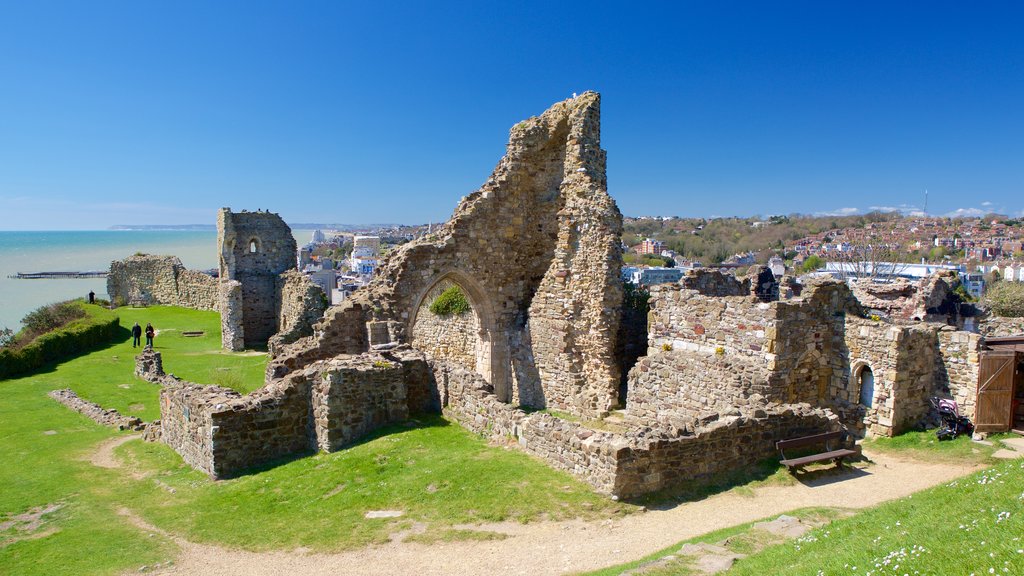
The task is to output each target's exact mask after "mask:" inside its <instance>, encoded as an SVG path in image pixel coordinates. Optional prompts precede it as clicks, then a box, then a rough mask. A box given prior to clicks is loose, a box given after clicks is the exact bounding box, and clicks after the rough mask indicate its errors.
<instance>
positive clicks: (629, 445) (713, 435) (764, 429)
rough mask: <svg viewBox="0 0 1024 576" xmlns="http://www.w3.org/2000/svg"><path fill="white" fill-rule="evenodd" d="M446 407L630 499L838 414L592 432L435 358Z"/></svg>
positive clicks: (770, 410)
mask: <svg viewBox="0 0 1024 576" xmlns="http://www.w3.org/2000/svg"><path fill="white" fill-rule="evenodd" d="M434 369H435V374H436V377H437V382H438V386H440V387H441V388H442V390H443V392H442V397H443V398H444V399H445V414H447V415H449V416H451V417H453V418H455V419H456V420H458V421H459V422H460V423H461V424H462V425H463V426H465V427H466V428H469V429H470V430H473V431H475V432H477V433H480V434H483V435H485V436H488V437H491V438H495V439H507V438H510V437H511V438H515V439H516V441H517V442H518V444H519V446H520V448H522V449H523V450H525V451H526V452H528V453H530V454H533V455H536V456H538V457H540V458H543V459H544V460H545V461H547V462H548V463H549V464H550V465H552V466H554V467H556V468H560V469H562V470H566V471H569V472H571V473H573V474H576V475H577V476H579V477H581V478H582V479H583V480H585V481H586V482H588V483H590V484H591V485H592V486H593V487H594V488H595V489H596V490H598V491H600V492H604V493H606V494H612V495H615V496H618V497H622V498H631V497H636V496H640V495H643V494H648V493H651V492H656V491H658V490H663V489H668V488H672V487H675V486H679V485H681V484H683V483H686V482H690V481H695V480H696V481H700V480H702V479H707V478H709V477H711V476H714V475H716V474H721V473H725V472H730V471H734V470H739V469H742V468H744V467H747V466H751V465H753V464H754V463H756V462H758V461H760V460H763V459H765V458H769V457H772V456H775V455H776V454H777V452H776V450H775V442H776V441H778V440H782V439H784V438H792V437H793V436H801V435H807V434H815V433H821V432H826V431H831V430H838V429H840V423H839V420H838V418H837V417H836V416H835V415H834V414H831V413H830V412H828V411H827V410H821V409H817V408H814V407H811V406H809V405H807V404H798V405H776V404H770V405H767V406H766V407H765V408H756V409H750V410H747V411H740V410H736V409H734V410H733V411H732V412H731V413H729V414H722V415H720V414H718V413H715V414H711V415H706V416H705V417H704V418H703V419H699V420H694V421H693V422H691V423H690V424H689V425H688V426H687V427H685V428H682V429H667V428H662V427H656V428H648V427H639V428H635V429H632V430H629V431H627V432H626V433H622V434H619V433H612V432H605V431H597V430H593V429H590V428H587V427H585V426H583V425H582V424H580V423H578V422H569V421H566V420H563V419H560V418H556V417H554V416H551V415H550V414H544V413H534V414H527V413H525V412H523V411H522V410H519V409H516V408H514V407H512V406H509V405H508V404H505V403H502V402H500V401H498V399H497V398H496V397H495V396H494V394H493V392H492V388H491V387H490V386H489V385H488V384H487V383H486V382H485V381H483V380H482V379H481V378H480V377H479V375H477V374H474V373H471V372H469V371H466V370H463V369H460V368H458V367H453V366H447V367H445V366H441V365H438V364H435V366H434Z"/></svg>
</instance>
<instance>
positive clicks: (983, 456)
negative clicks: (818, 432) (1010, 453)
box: [862, 430, 1005, 464]
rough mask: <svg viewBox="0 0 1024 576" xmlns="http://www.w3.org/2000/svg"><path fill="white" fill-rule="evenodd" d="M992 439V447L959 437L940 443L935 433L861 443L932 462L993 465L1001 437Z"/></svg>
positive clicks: (868, 440)
mask: <svg viewBox="0 0 1024 576" xmlns="http://www.w3.org/2000/svg"><path fill="white" fill-rule="evenodd" d="M1004 436H1005V435H998V434H997V435H994V436H992V437H990V440H991V441H992V443H993V446H988V445H986V444H981V443H979V442H974V441H972V440H971V438H970V436H959V437H957V438H955V439H953V440H942V441H940V440H938V439H937V438H936V437H935V431H934V430H924V431H911V432H904V433H903V434H900V435H898V436H894V437H892V438H869V439H866V440H864V441H863V442H862V445H863V446H864V448H865V449H866V450H874V451H878V452H886V453H890V454H902V455H904V456H908V457H912V458H917V459H921V460H930V461H933V462H968V463H976V464H992V463H993V462H994V461H993V460H992V453H993V452H995V451H996V449H998V448H999V442H998V440H999V438H1002V437H1004Z"/></svg>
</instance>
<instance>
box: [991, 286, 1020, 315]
mask: <svg viewBox="0 0 1024 576" xmlns="http://www.w3.org/2000/svg"><path fill="white" fill-rule="evenodd" d="M985 304H987V305H988V307H989V309H991V310H992V313H993V314H995V315H996V316H1003V317H1005V318H1021V317H1024V283H1021V282H996V283H995V284H993V285H992V286H991V287H990V288H989V289H988V292H986V294H985Z"/></svg>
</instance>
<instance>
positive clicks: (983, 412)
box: [974, 350, 1017, 432]
mask: <svg viewBox="0 0 1024 576" xmlns="http://www.w3.org/2000/svg"><path fill="white" fill-rule="evenodd" d="M1016 358H1017V353H1016V352H1015V351H1013V350H987V351H984V352H982V353H981V354H980V358H979V361H980V362H981V366H980V371H979V373H978V404H977V409H976V410H975V411H974V420H975V422H974V429H975V430H977V431H978V432H1005V431H1007V430H1009V429H1010V424H1011V419H1012V418H1013V377H1014V371H1015V370H1016V368H1017V363H1016Z"/></svg>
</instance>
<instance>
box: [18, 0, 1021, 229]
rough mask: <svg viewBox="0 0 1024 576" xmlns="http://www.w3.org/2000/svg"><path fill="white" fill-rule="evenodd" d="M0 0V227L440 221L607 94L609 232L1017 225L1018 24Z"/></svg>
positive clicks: (935, 8)
mask: <svg viewBox="0 0 1024 576" xmlns="http://www.w3.org/2000/svg"><path fill="white" fill-rule="evenodd" d="M1021 6H1024V5H1021V4H1019V3H1011V2H1007V3H999V2H977V3H970V4H969V3H965V2H900V3H894V2H864V1H858V2H821V1H815V2H756V3H755V2H749V3H747V2H666V3H643V4H641V3H626V2H622V3H616V2H586V3H569V2H503V3H487V2H460V3H444V2H433V3H402V2H360V3H352V2H312V1H309V2H249V1H247V2H224V1H218V2H197V3H191V2H123V3H112V2H68V3H60V2H44V1H40V2H20V3H15V2H5V3H3V4H0V205H2V207H3V209H2V213H3V220H2V222H0V229H96V228H105V227H107V226H110V225H113V224H125V223H134V224H177V223H212V222H213V220H214V214H215V211H216V209H217V208H219V207H221V206H230V207H232V208H234V209H236V210H240V209H243V208H245V209H251V210H252V209H257V208H262V209H268V208H269V209H271V210H273V211H275V212H279V213H280V214H281V215H282V216H284V217H285V219H286V220H289V221H291V222H309V221H329V222H346V223H371V222H400V223H420V222H426V221H434V222H437V221H441V220H444V219H446V218H448V217H449V216H450V215H451V212H452V210H453V209H454V207H455V205H456V203H457V202H458V200H459V199H460V198H461V197H462V196H464V195H466V194H468V193H469V192H471V191H473V190H474V189H476V188H477V187H478V186H480V184H482V183H483V182H484V181H485V180H486V178H487V176H488V175H489V174H490V171H491V170H492V169H493V168H494V166H495V164H496V163H497V161H498V160H499V159H500V157H501V155H502V153H503V152H504V145H505V143H506V140H507V137H508V129H509V128H510V127H511V126H512V125H513V124H515V123H516V122H518V121H519V120H521V119H524V118H526V117H529V116H533V115H536V114H539V113H540V112H542V111H543V110H544V109H546V108H547V107H548V106H549V105H550V104H551V103H553V102H556V101H558V100H562V99H565V98H568V97H569V96H571V95H572V93H573V92H583V91H585V90H596V91H599V92H601V94H602V107H603V108H602V121H603V124H602V126H603V146H604V148H605V149H606V150H607V151H608V182H609V192H610V193H611V194H612V196H614V197H615V199H616V200H617V202H618V203H619V206H620V208H621V209H622V211H623V213H625V214H627V215H645V214H660V215H680V216H705V217H707V216H729V215H739V216H749V215H755V214H762V215H764V214H778V213H792V212H801V213H829V212H837V213H841V212H851V211H867V210H870V209H874V208H894V209H896V208H898V209H903V210H904V211H912V210H919V209H921V208H923V203H924V192H925V190H928V191H929V199H928V212H929V213H931V214H955V213H958V211H959V213H962V214H968V215H970V214H978V213H982V212H987V211H990V210H993V211H998V212H1002V213H1006V214H1011V215H1020V214H1021V213H1022V211H1024V34H1022V33H1021V30H1022V29H1024V7H1021Z"/></svg>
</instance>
